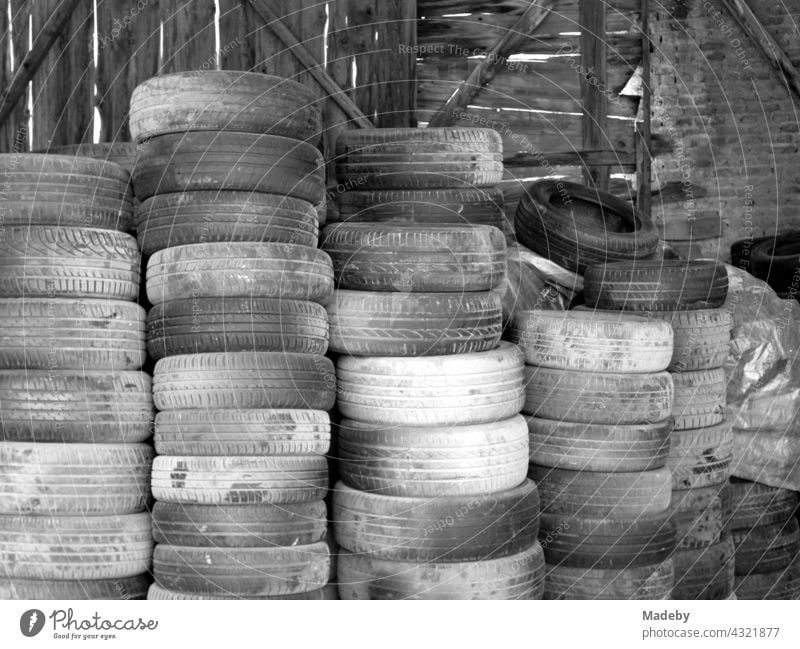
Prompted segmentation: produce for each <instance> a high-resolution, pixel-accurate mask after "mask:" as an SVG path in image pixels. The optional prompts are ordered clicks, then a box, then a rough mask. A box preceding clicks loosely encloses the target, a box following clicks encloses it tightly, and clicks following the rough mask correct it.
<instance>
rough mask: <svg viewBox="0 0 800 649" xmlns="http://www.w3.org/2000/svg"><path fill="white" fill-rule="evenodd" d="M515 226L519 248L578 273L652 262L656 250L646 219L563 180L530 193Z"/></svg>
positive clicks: (610, 197) (600, 194)
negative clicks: (603, 266)
mask: <svg viewBox="0 0 800 649" xmlns="http://www.w3.org/2000/svg"><path fill="white" fill-rule="evenodd" d="M514 223H515V228H514V229H515V233H516V235H517V239H518V240H519V242H520V243H521V244H522V245H524V246H526V247H527V248H530V249H531V250H533V251H534V252H537V253H538V254H540V255H543V256H545V257H547V258H548V259H551V260H552V261H554V262H555V263H557V264H559V265H561V266H563V267H565V268H568V269H569V270H573V271H576V272H579V273H583V272H584V271H585V270H586V268H587V266H591V265H593V264H605V263H608V262H614V261H623V260H641V259H650V258H652V257H653V255H654V254H655V253H656V250H657V248H658V230H657V229H656V226H655V225H654V224H653V222H652V220H651V219H650V217H649V215H646V214H644V213H643V212H641V211H639V210H638V209H636V208H635V207H633V206H632V205H631V204H630V203H627V202H625V201H623V200H621V199H620V198H617V197H616V196H614V195H612V194H608V193H606V192H601V191H598V190H596V189H591V188H589V187H585V186H583V185H579V184H577V183H570V182H566V181H563V180H555V179H546V180H540V181H537V182H535V183H533V184H532V185H531V186H530V187H528V188H527V189H526V190H525V191H524V192H523V194H522V199H521V200H520V202H519V205H518V207H517V213H516V215H515V219H514Z"/></svg>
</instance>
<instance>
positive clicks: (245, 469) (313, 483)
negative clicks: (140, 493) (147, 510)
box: [152, 455, 328, 505]
mask: <svg viewBox="0 0 800 649" xmlns="http://www.w3.org/2000/svg"><path fill="white" fill-rule="evenodd" d="M152 487H153V497H155V498H156V500H162V501H164V502H170V503H185V504H197V505H243V504H267V505H275V504H283V503H307V502H312V501H314V500H322V499H323V498H324V497H325V494H326V492H327V490H328V465H327V463H326V461H325V458H324V457H322V456H318V455H307V456H272V457H259V456H231V457H219V456H204V457H198V456H181V455H161V456H159V457H156V458H155V460H154V461H153V479H152Z"/></svg>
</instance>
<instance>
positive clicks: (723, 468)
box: [667, 424, 733, 489]
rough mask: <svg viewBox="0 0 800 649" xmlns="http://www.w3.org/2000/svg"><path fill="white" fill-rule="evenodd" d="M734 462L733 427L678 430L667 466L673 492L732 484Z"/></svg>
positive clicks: (719, 426) (675, 433)
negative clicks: (670, 473)
mask: <svg viewBox="0 0 800 649" xmlns="http://www.w3.org/2000/svg"><path fill="white" fill-rule="evenodd" d="M732 461H733V433H732V432H731V425H730V424H720V425H718V426H711V427H708V428H700V429H695V430H674V431H673V432H672V447H671V449H670V452H669V459H668V460H667V466H668V467H669V468H670V469H671V470H672V488H673V489H697V488H700V487H710V486H712V485H718V484H721V483H725V482H727V481H728V478H729V477H730V473H731V462H732Z"/></svg>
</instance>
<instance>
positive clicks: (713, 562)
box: [585, 260, 733, 599]
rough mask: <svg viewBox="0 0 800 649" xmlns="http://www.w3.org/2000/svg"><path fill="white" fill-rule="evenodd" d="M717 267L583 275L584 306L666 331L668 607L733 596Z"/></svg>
mask: <svg viewBox="0 0 800 649" xmlns="http://www.w3.org/2000/svg"><path fill="white" fill-rule="evenodd" d="M727 286H728V283H727V274H726V272H725V269H724V266H722V265H718V264H715V263H713V262H683V261H666V260H665V261H658V262H655V261H653V262H637V263H635V264H634V263H616V264H608V265H603V266H594V267H590V268H589V269H588V270H587V272H586V275H585V294H586V302H587V305H588V306H589V307H592V308H596V309H605V310H620V311H628V312H640V313H642V314H644V315H647V316H648V317H649V318H650V319H651V320H653V321H656V320H658V321H664V322H667V323H669V324H670V325H671V327H672V330H673V333H674V347H673V356H672V358H671V359H670V361H669V367H668V370H669V371H670V373H671V374H672V379H673V382H674V385H675V398H674V406H673V410H672V415H673V419H674V427H673V431H672V435H671V449H670V453H669V460H668V466H669V467H670V469H671V470H672V490H673V491H672V507H671V510H672V518H673V520H674V521H675V524H676V526H677V531H678V534H677V539H678V541H677V549H676V551H675V554H674V557H673V561H674V564H675V587H674V589H673V597H674V598H676V599H727V598H729V597H730V596H731V594H732V591H733V542H732V539H731V537H730V535H729V534H728V532H727V527H726V525H725V520H726V514H725V512H726V508H727V504H726V485H727V482H728V477H729V475H730V465H731V460H732V450H733V449H732V443H733V439H732V435H731V426H730V424H726V423H725V422H724V421H723V419H724V415H723V410H724V407H725V373H724V371H723V369H722V365H723V364H724V362H725V359H726V358H727V355H728V345H729V341H730V332H731V327H732V321H731V317H730V314H729V313H728V312H727V311H726V309H725V308H723V305H724V303H725V298H726V296H727Z"/></svg>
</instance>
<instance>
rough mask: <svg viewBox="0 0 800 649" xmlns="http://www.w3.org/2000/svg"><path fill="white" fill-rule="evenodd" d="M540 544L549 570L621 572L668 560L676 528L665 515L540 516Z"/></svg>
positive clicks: (672, 547)
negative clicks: (565, 568) (588, 569)
mask: <svg viewBox="0 0 800 649" xmlns="http://www.w3.org/2000/svg"><path fill="white" fill-rule="evenodd" d="M539 542H540V543H541V544H542V547H543V548H544V556H545V559H546V561H547V564H548V565H549V566H569V567H574V568H592V569H616V570H622V569H625V568H633V567H636V566H648V565H654V564H657V563H661V562H663V561H666V560H667V559H669V557H670V556H671V555H672V553H673V551H674V550H675V524H674V523H673V522H672V521H671V520H670V517H669V513H668V512H664V513H661V514H654V515H648V516H638V517H636V518H620V519H615V518H600V519H597V518H584V517H580V516H562V515H558V514H546V513H543V514H542V515H541V517H540V527H539Z"/></svg>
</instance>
